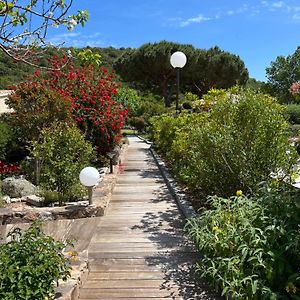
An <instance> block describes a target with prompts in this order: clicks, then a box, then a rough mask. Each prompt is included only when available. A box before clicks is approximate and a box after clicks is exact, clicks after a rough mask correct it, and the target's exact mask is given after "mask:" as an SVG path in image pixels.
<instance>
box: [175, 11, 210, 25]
mask: <svg viewBox="0 0 300 300" xmlns="http://www.w3.org/2000/svg"><path fill="white" fill-rule="evenodd" d="M210 20H211V18H208V17H205V16H203V15H201V14H200V15H198V16H197V17H194V18H189V19H187V20H184V21H181V22H180V27H186V26H188V25H190V24H193V23H203V22H206V21H210Z"/></svg>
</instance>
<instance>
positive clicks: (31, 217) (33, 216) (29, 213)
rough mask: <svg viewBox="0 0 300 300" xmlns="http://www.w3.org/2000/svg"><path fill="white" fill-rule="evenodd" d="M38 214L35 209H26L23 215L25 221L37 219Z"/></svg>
mask: <svg viewBox="0 0 300 300" xmlns="http://www.w3.org/2000/svg"><path fill="white" fill-rule="evenodd" d="M39 216H40V214H39V213H38V212H37V211H27V212H26V213H25V215H24V217H23V219H24V220H26V221H35V220H37V219H39Z"/></svg>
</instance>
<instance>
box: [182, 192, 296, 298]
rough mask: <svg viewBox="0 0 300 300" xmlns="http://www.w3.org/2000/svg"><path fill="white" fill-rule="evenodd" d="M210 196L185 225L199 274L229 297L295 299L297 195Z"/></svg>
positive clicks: (288, 193) (278, 193) (281, 193)
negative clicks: (194, 248) (196, 255)
mask: <svg viewBox="0 0 300 300" xmlns="http://www.w3.org/2000/svg"><path fill="white" fill-rule="evenodd" d="M238 194H239V196H236V197H230V198H220V197H217V196H212V197H210V198H209V202H210V204H211V209H208V210H203V211H201V212H200V215H199V216H198V217H196V218H194V219H190V220H189V221H188V223H187V229H188V231H189V233H190V235H191V236H192V237H193V238H194V239H195V241H196V245H197V247H198V250H199V252H200V253H201V255H202V256H203V257H202V258H201V260H200V261H199V263H198V264H197V268H198V271H199V275H200V276H201V277H205V278H207V279H208V280H209V282H210V284H211V285H212V286H213V287H214V288H215V289H216V290H218V291H220V292H221V293H222V295H225V296H226V297H228V298H229V299H241V300H242V299H249V300H250V299H266V300H269V299H299V297H300V273H299V264H300V239H299V225H298V224H299V213H300V209H299V205H298V206H297V203H298V201H299V200H298V197H299V194H295V193H294V192H292V191H290V190H284V189H280V190H278V189H277V190H272V189H270V188H266V189H265V190H264V192H262V193H260V195H258V196H253V197H246V196H243V195H241V194H242V193H241V192H240V191H239V193H238Z"/></svg>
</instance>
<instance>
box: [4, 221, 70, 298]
mask: <svg viewBox="0 0 300 300" xmlns="http://www.w3.org/2000/svg"><path fill="white" fill-rule="evenodd" d="M8 238H9V239H10V242H8V243H7V244H0V282H1V284H0V298H1V299H6V300H19V299H28V300H45V299H52V298H53V296H54V288H55V286H56V283H57V282H58V280H59V279H62V280H67V278H69V277H70V269H71V267H70V260H69V259H68V258H66V257H65V256H64V254H63V253H62V251H63V250H64V249H65V247H66V246H67V245H68V244H69V242H58V241H55V240H54V239H53V238H52V237H50V236H47V235H45V234H44V233H43V231H42V229H41V223H33V224H32V225H31V226H30V227H29V229H28V230H27V231H25V232H24V233H22V232H21V230H20V229H19V228H15V229H14V230H13V231H11V232H10V233H9V234H8Z"/></svg>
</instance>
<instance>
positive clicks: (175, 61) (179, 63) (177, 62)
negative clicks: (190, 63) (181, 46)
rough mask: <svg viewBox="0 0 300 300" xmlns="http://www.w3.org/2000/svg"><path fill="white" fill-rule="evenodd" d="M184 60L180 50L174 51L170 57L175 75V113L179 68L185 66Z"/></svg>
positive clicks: (184, 57) (177, 98)
mask: <svg viewBox="0 0 300 300" xmlns="http://www.w3.org/2000/svg"><path fill="white" fill-rule="evenodd" d="M186 61H187V59H186V56H185V54H184V53H183V52H181V51H176V52H174V53H173V54H172V55H171V58H170V63H171V65H172V67H173V68H175V69H176V77H177V93H176V113H178V101H179V76H180V69H181V68H183V67H184V66H185V64H186Z"/></svg>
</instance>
